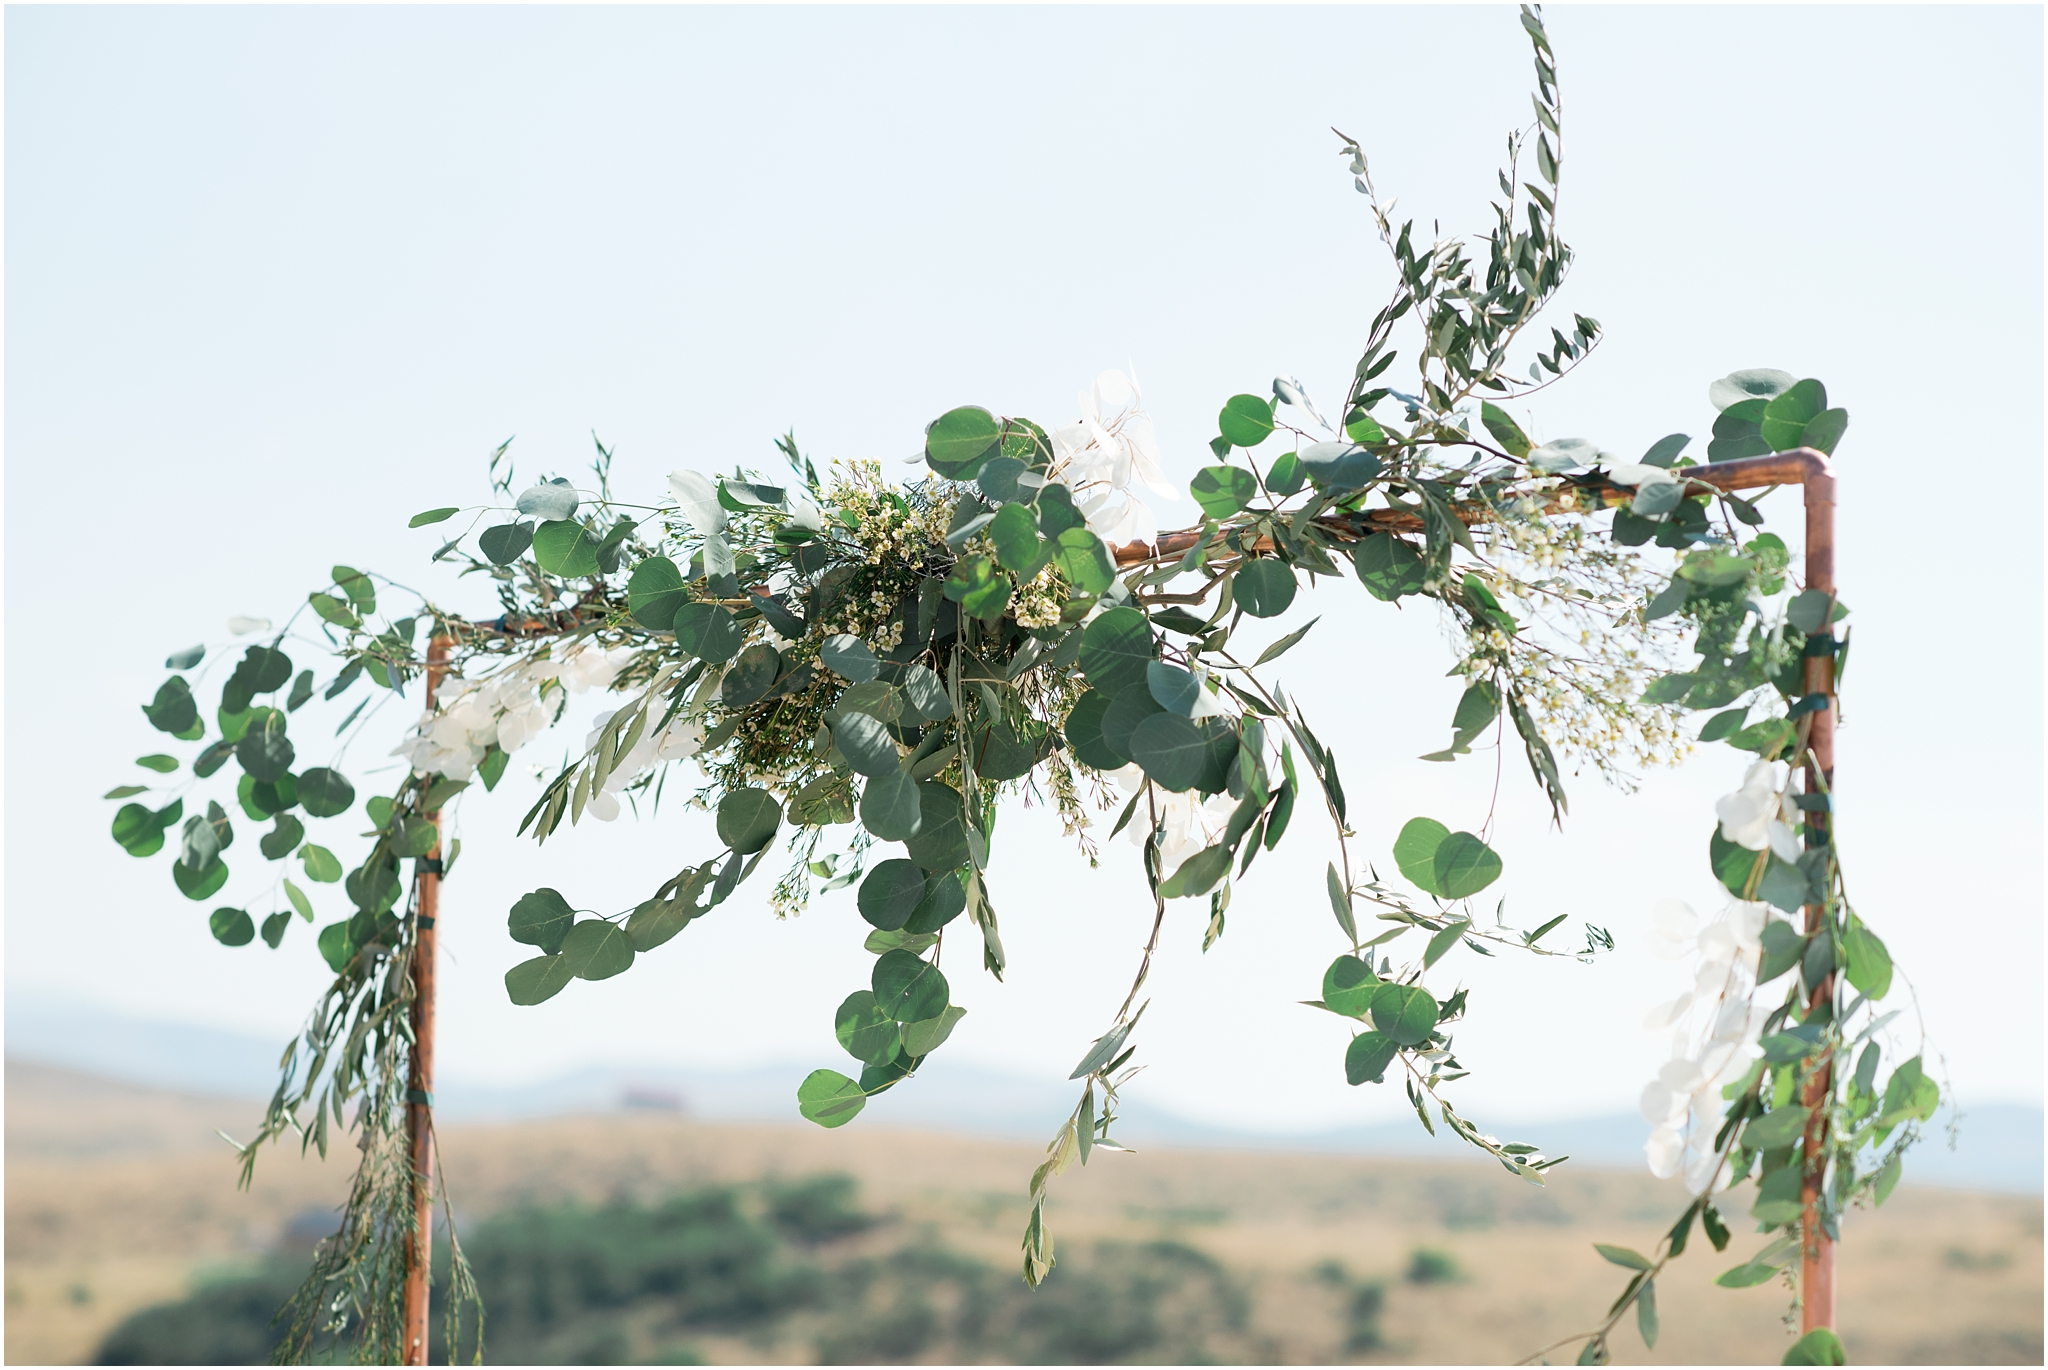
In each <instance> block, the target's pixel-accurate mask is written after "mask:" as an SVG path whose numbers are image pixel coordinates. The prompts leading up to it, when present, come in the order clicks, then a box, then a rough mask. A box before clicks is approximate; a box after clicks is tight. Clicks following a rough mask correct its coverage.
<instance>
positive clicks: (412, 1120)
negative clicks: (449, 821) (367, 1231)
mask: <svg viewBox="0 0 2048 1370" xmlns="http://www.w3.org/2000/svg"><path fill="white" fill-rule="evenodd" d="M447 673H448V639H447V638H446V637H443V636H438V635H437V636H436V637H435V638H434V639H433V641H432V642H431V643H429V644H428V646H427V710H428V712H430V713H431V712H432V711H433V708H434V694H435V692H436V691H437V690H438V689H439V688H440V685H441V677H442V676H444V675H446V674H447ZM427 821H428V822H430V823H432V824H433V825H434V845H433V848H432V850H430V851H429V852H428V853H427V854H426V856H425V857H423V858H422V859H421V860H420V861H419V862H418V863H417V864H416V865H415V867H414V870H415V878H416V879H417V880H418V881H419V905H418V919H419V925H418V927H417V929H416V930H415V931H414V934H413V954H412V1062H411V1066H410V1068H409V1069H408V1071H407V1073H406V1081H405V1084H406V1089H405V1142H406V1157H407V1159H408V1161H409V1162H410V1167H411V1171H412V1175H411V1180H412V1234H411V1239H410V1240H409V1241H408V1242H407V1243H406V1247H405V1307H404V1313H403V1323H402V1328H401V1330H402V1334H403V1348H402V1349H403V1355H402V1361H403V1363H404V1364H406V1365H425V1364H426V1363H427V1310H428V1304H429V1302H430V1300H431V1297H432V1293H433V1283H434V1160H435V1157H434V990H435V984H434V980H435V970H436V961H437V956H436V952H437V949H438V942H439V939H438V938H437V936H436V934H435V930H434V920H435V918H436V916H437V915H438V914H439V913H440V908H441V859H442V858H441V812H440V810H438V809H436V810H435V811H434V812H432V813H430V814H428V815H427Z"/></svg>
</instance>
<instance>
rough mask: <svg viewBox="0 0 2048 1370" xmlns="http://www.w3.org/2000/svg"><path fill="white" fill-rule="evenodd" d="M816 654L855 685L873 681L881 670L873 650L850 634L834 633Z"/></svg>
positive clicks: (880, 664)
mask: <svg viewBox="0 0 2048 1370" xmlns="http://www.w3.org/2000/svg"><path fill="white" fill-rule="evenodd" d="M818 654H819V656H820V657H822V658H823V660H824V662H825V664H826V665H827V666H829V667H831V668H832V669H833V670H834V671H836V672H838V673H839V674H840V675H842V676H845V677H846V678H847V679H848V680H850V681H852V682H853V683H854V684H856V685H863V684H866V683H867V682H868V681H870V680H873V679H874V678H875V677H876V676H877V675H879V674H880V673H881V670H882V663H881V662H880V661H879V660H878V659H877V658H876V656H875V654H874V651H873V649H871V648H870V647H869V646H868V644H867V643H865V642H862V641H861V640H860V639H859V638H857V637H855V636H854V635H853V634H851V633H834V634H833V635H832V636H831V637H828V638H826V639H825V641H824V643H823V644H822V645H821V646H820V647H819V649H818ZM927 674H929V672H927Z"/></svg>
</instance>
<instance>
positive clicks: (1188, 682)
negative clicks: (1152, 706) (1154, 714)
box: [1145, 661, 1202, 715]
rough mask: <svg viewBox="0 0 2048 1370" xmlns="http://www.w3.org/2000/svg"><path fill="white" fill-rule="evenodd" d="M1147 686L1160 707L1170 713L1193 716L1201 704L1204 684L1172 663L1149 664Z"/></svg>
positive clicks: (1146, 677) (1153, 662)
mask: <svg viewBox="0 0 2048 1370" xmlns="http://www.w3.org/2000/svg"><path fill="white" fill-rule="evenodd" d="M1145 685H1146V688H1147V689H1149V690H1150V691H1151V693H1152V698H1153V699H1155V700H1157V701H1158V702H1159V707H1160V708H1162V709H1165V710H1167V711H1168V712H1170V713H1176V714H1182V715H1192V714H1193V713H1194V711H1195V705H1196V704H1198V703H1200V702H1201V698H1202V682H1200V681H1199V680H1196V679H1195V677H1194V676H1193V675H1192V674H1191V673H1190V672H1188V671H1185V670H1183V669H1181V668H1180V667H1178V666H1175V665H1173V664H1172V663H1170V662H1165V661H1150V662H1147V663H1146V664H1145Z"/></svg>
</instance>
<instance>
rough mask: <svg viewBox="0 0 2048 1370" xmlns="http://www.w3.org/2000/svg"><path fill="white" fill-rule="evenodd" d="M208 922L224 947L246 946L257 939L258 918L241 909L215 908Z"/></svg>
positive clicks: (217, 939) (216, 939) (217, 940)
mask: <svg viewBox="0 0 2048 1370" xmlns="http://www.w3.org/2000/svg"><path fill="white" fill-rule="evenodd" d="M206 924H207V926H208V927H210V928H212V929H213V940H214V941H216V942H218V943H220V944H221V945H222V946H224V947H246V946H248V945H249V943H251V942H253V941H255V940H256V920H254V919H253V918H251V917H249V915H248V914H247V913H245V912H243V911H242V910H241V909H225V908H223V909H215V910H214V911H213V913H212V915H211V916H210V917H209V918H208V919H207V920H206Z"/></svg>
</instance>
